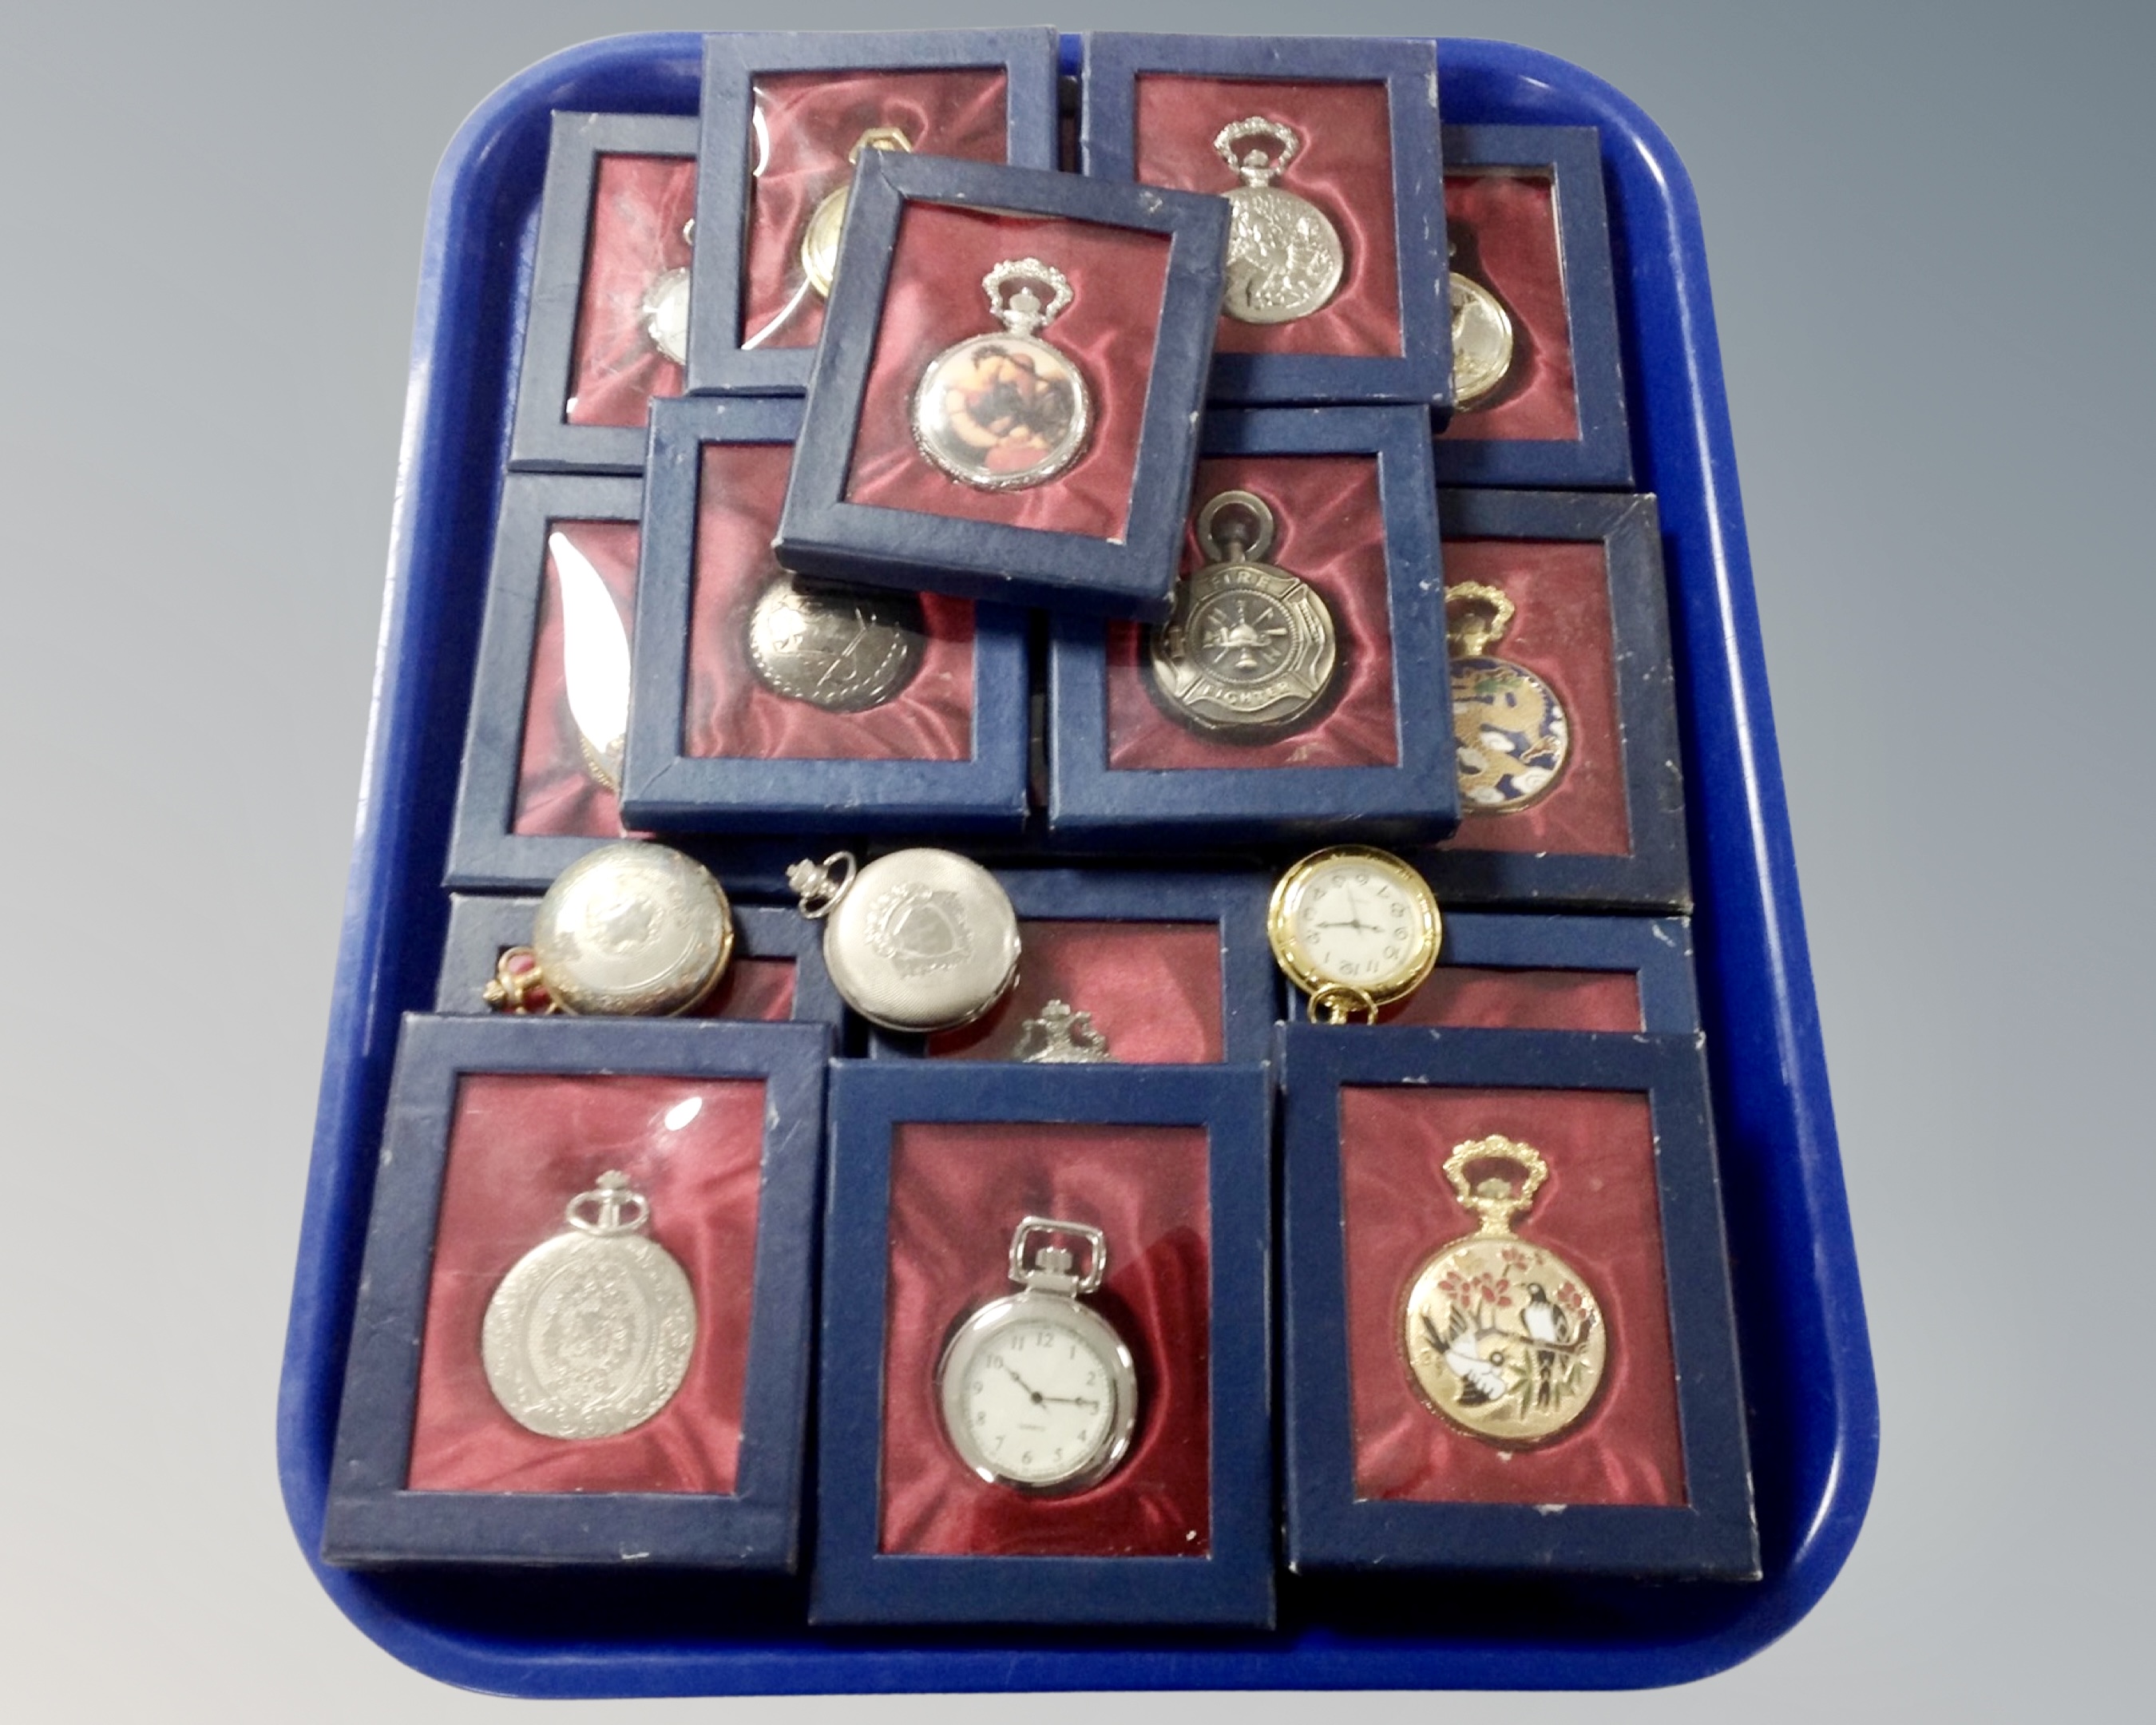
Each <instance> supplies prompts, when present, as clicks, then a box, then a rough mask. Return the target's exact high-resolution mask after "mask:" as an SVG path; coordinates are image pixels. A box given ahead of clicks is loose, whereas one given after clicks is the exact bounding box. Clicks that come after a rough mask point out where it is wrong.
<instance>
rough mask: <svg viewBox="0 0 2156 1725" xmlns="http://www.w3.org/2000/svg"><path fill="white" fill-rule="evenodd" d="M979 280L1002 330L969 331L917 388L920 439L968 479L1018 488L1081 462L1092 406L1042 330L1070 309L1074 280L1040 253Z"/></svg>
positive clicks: (926, 450)
mask: <svg viewBox="0 0 2156 1725" xmlns="http://www.w3.org/2000/svg"><path fill="white" fill-rule="evenodd" d="M981 286H982V288H983V290H985V291H986V292H987V294H988V309H989V311H992V312H993V313H994V315H995V316H996V319H997V321H998V322H1000V323H1001V324H1002V325H1003V326H1004V333H1003V334H1002V335H999V336H968V337H967V338H966V340H964V341H958V342H954V343H953V344H952V346H950V347H947V348H945V349H944V350H943V351H942V352H941V353H939V354H937V356H936V357H935V358H934V359H932V360H931V361H930V362H929V363H928V369H927V371H925V372H922V373H921V382H919V383H918V384H917V385H916V387H915V388H914V392H913V441H914V443H915V444H916V446H918V448H919V449H920V450H921V454H923V455H925V456H927V458H928V459H929V460H931V461H932V462H933V463H934V464H935V465H937V467H938V468H940V469H942V470H943V471H944V472H945V473H947V474H948V475H950V476H951V477H952V479H954V480H958V481H959V482H960V483H962V484H964V485H972V486H974V487H975V488H977V489H978V490H983V491H1012V490H1019V489H1020V488H1022V487H1024V486H1026V485H1039V484H1040V483H1041V482H1042V481H1043V480H1051V479H1053V478H1055V475H1057V474H1059V473H1060V472H1062V471H1063V470H1064V469H1065V468H1066V467H1068V466H1069V465H1070V464H1071V463H1072V462H1073V461H1075V460H1076V459H1078V457H1079V454H1081V452H1082V451H1083V450H1084V449H1085V447H1086V436H1087V434H1089V432H1090V431H1091V416H1092V406H1091V401H1090V399H1089V398H1088V397H1087V394H1086V380H1085V378H1084V377H1082V376H1081V375H1080V373H1079V371H1078V367H1077V366H1076V365H1075V363H1074V362H1072V361H1071V359H1070V356H1069V355H1067V354H1065V352H1063V351H1062V350H1061V349H1060V348H1056V347H1050V346H1049V344H1048V343H1047V342H1045V341H1042V340H1041V339H1040V336H1039V331H1042V330H1045V329H1046V328H1047V327H1048V326H1049V325H1050V324H1051V323H1053V322H1055V320H1056V319H1057V318H1058V317H1060V316H1062V314H1063V313H1064V312H1065V311H1066V310H1067V309H1069V307H1070V301H1071V297H1072V295H1071V290H1070V278H1069V277H1067V276H1065V275H1064V273H1063V272H1062V271H1061V270H1058V269H1056V268H1055V266H1054V265H1053V264H1044V263H1042V262H1041V261H1040V259H1038V258H1014V259H1006V260H1005V261H1004V262H1003V263H1000V264H997V265H996V267H995V268H994V269H993V270H990V271H988V274H987V275H984V276H983V277H982V278H981ZM1006 288H1010V289H1013V290H1014V291H1012V292H1011V294H1010V295H1009V297H1008V298H1006V297H1005V295H1004V290H1005V289H1006ZM1036 290H1045V291H1046V293H1047V295H1048V297H1047V299H1046V300H1043V299H1042V298H1041V296H1040V293H1039V291H1036Z"/></svg>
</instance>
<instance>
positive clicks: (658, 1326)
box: [480, 1169, 696, 1438]
mask: <svg viewBox="0 0 2156 1725" xmlns="http://www.w3.org/2000/svg"><path fill="white" fill-rule="evenodd" d="M567 1217H568V1223H569V1229H568V1231H567V1233H565V1234H557V1235H554V1236H553V1238H552V1239H551V1240H542V1241H541V1242H540V1244H539V1245H536V1246H534V1247H532V1249H531V1250H530V1251H528V1252H526V1254H525V1255H523V1256H522V1257H521V1258H520V1259H518V1260H517V1261H516V1264H515V1266H512V1267H511V1270H510V1272H509V1274H508V1275H506V1276H503V1277H502V1279H501V1283H500V1286H498V1287H496V1288H495V1291H494V1297H493V1298H492V1299H490V1300H489V1301H487V1306H486V1316H485V1318H484V1319H483V1320H482V1322H481V1326H480V1358H481V1361H482V1363H484V1365H485V1368H486V1381H487V1387H488V1388H489V1389H491V1390H493V1392H494V1399H495V1400H496V1401H497V1402H499V1403H500V1404H501V1408H502V1411H503V1412H504V1413H506V1414H508V1415H509V1417H510V1418H511V1419H512V1420H515V1421H516V1423H517V1424H518V1425H521V1426H523V1427H524V1428H525V1429H526V1430H528V1431H536V1432H537V1433H538V1434H539V1435H541V1436H542V1437H557V1438H601V1437H613V1436H614V1435H617V1434H619V1433H621V1432H624V1431H629V1430H633V1429H634V1428H635V1427H637V1426H639V1425H643V1424H644V1421H645V1420H649V1419H650V1418H651V1417H652V1416H653V1415H654V1414H656V1413H658V1412H659V1410H660V1409H661V1408H663V1407H665V1405H666V1404H667V1403H668V1402H670V1401H671V1400H672V1399H674V1392H675V1390H677V1389H680V1387H681V1380H682V1378H684V1377H685V1376H686V1375H687V1373H688V1370H689V1356H690V1353H692V1352H693V1351H694V1349H695V1348H696V1296H695V1295H694V1294H693V1293H692V1292H691V1291H690V1287H689V1278H688V1276H686V1275H685V1273H684V1272H683V1271H682V1269H681V1266H680V1263H679V1262H678V1261H677V1260H675V1256H674V1255H673V1254H672V1253H671V1252H670V1251H668V1250H666V1248H665V1247H664V1246H662V1245H660V1244H659V1243H658V1242H657V1241H656V1240H651V1239H649V1238H648V1237H646V1235H644V1228H645V1225H646V1224H648V1223H649V1221H650V1219H651V1204H650V1202H649V1199H646V1198H645V1197H644V1194H642V1193H640V1192H639V1191H637V1190H636V1189H634V1187H633V1186H631V1185H630V1184H629V1178H628V1176H627V1175H625V1174H623V1173H620V1172H619V1171H618V1170H613V1169H609V1170H608V1172H607V1173H603V1174H601V1175H600V1176H599V1178H598V1183H597V1184H596V1185H594V1186H593V1188H592V1189H591V1190H590V1191H588V1192H579V1193H578V1194H577V1195H576V1196H575V1197H574V1198H572V1199H570V1200H569V1204H568V1209H567Z"/></svg>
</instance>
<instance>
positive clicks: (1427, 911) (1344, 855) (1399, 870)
mask: <svg viewBox="0 0 2156 1725" xmlns="http://www.w3.org/2000/svg"><path fill="white" fill-rule="evenodd" d="M1356 860H1360V861H1363V862H1369V863H1374V864H1375V865H1377V866H1378V867H1379V868H1381V869H1383V870H1387V871H1388V872H1390V873H1394V874H1396V875H1398V876H1399V879H1400V880H1401V881H1402V882H1403V883H1404V884H1405V885H1406V886H1407V887H1408V890H1409V896H1410V897H1411V898H1412V900H1413V901H1414V906H1415V911H1416V920H1417V922H1418V924H1419V927H1420V929H1421V932H1422V935H1423V952H1422V957H1421V958H1420V959H1419V961H1418V962H1417V964H1416V966H1415V968H1414V971H1413V973H1409V974H1406V975H1404V977H1403V978H1402V979H1401V980H1400V981H1399V983H1391V984H1387V985H1385V986H1384V987H1382V988H1372V987H1371V986H1370V985H1369V984H1368V983H1367V982H1363V981H1361V980H1359V979H1358V980H1357V981H1354V982H1353V983H1348V982H1347V978H1342V977H1334V976H1327V975H1326V974H1325V973H1323V972H1322V971H1320V970H1318V969H1317V967H1316V966H1314V965H1312V964H1311V963H1308V962H1307V960H1306V958H1305V957H1303V954H1302V952H1301V946H1300V943H1299V942H1297V941H1296V937H1295V932H1294V927H1295V925H1294V909H1295V905H1296V900H1297V898H1298V897H1299V896H1300V895H1301V891H1302V889H1303V888H1304V887H1305V886H1307V885H1308V884H1309V881H1310V879H1311V877H1312V875H1315V874H1317V872H1318V871H1319V870H1322V869H1325V868H1328V867H1330V866H1331V865H1333V864H1335V863H1338V862H1343V861H1356ZM1265 937H1266V939H1267V940H1269V941H1270V942H1271V943H1272V949H1273V957H1274V958H1275V959H1276V961H1278V963H1279V964H1280V968H1281V969H1282V970H1283V971H1285V972H1286V973H1287V977H1288V980H1289V981H1291V982H1292V983H1294V984H1295V985H1296V987H1297V988H1301V990H1302V991H1303V993H1306V994H1309V995H1312V996H1317V995H1318V994H1320V993H1323V992H1325V991H1326V990H1327V989H1331V988H1337V987H1339V986H1342V985H1345V986H1347V987H1350V988H1353V989H1354V990H1355V991H1356V992H1357V993H1359V994H1361V995H1362V996H1363V997H1365V998H1366V999H1368V1000H1369V1001H1370V1003H1371V1004H1372V1005H1373V1007H1383V1006H1390V1005H1391V1004H1393V1003H1394V1001H1395V1000H1404V999H1407V997H1408V996H1409V995H1410V994H1412V993H1414V991H1415V990H1416V989H1417V988H1420V987H1421V986H1422V985H1423V984H1424V983H1426V982H1428V981H1429V980H1430V972H1432V971H1433V970H1435V969H1436V968H1437V955H1438V950H1439V948H1440V947H1442V946H1443V945H1444V943H1445V919H1444V916H1443V915H1442V913H1441V912H1440V911H1439V909H1438V905H1437V895H1436V894H1435V893H1434V892H1432V891H1430V882H1428V881H1427V880H1424V879H1423V877H1422V875H1421V872H1420V871H1419V870H1417V869H1416V868H1414V866H1413V865H1411V864H1409V862H1408V861H1407V860H1405V859H1404V858H1402V857H1399V856H1395V855H1394V854H1393V853H1392V852H1391V851H1389V850H1378V848H1377V847H1376V846H1375V845H1327V846H1326V847H1325V848H1324V849H1323V850H1313V851H1312V852H1311V853H1310V855H1307V856H1306V857H1303V858H1302V859H1301V860H1299V861H1297V862H1295V863H1292V864H1291V865H1289V866H1288V868H1287V870H1286V872H1285V873H1284V874H1282V875H1281V877H1280V879H1279V880H1278V881H1276V883H1275V884H1274V886H1273V896H1272V901H1271V903H1270V904H1269V905H1268V906H1266V907H1265Z"/></svg>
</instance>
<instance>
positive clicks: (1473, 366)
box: [1449, 270, 1512, 408]
mask: <svg viewBox="0 0 2156 1725" xmlns="http://www.w3.org/2000/svg"><path fill="white" fill-rule="evenodd" d="M1449 280H1450V282H1451V288H1450V294H1451V299H1452V404H1453V406H1455V408H1475V407H1480V406H1481V404H1482V403H1483V402H1484V401H1485V400H1486V399H1487V398H1489V396H1490V394H1491V392H1492V391H1494V390H1495V389H1496V388H1497V386H1498V385H1499V384H1501V383H1502V382H1504V381H1505V375H1506V373H1507V372H1510V371H1511V370H1512V316H1511V315H1510V314H1509V313H1507V311H1506V310H1505V307H1504V305H1503V302H1502V301H1501V300H1499V299H1498V298H1497V296H1496V295H1495V294H1493V293H1491V291H1490V290H1489V289H1487V288H1486V287H1485V286H1483V285H1482V284H1481V282H1479V281H1477V280H1475V278H1474V277H1473V276H1471V275H1461V274H1460V272H1459V271H1458V270H1454V271H1452V273H1451V275H1450V277H1449Z"/></svg>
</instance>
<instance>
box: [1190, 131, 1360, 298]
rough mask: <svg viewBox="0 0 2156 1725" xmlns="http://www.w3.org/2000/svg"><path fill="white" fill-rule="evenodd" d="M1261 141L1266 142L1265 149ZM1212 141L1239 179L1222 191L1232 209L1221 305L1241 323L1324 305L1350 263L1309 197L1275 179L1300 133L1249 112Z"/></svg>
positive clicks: (1297, 147)
mask: <svg viewBox="0 0 2156 1725" xmlns="http://www.w3.org/2000/svg"><path fill="white" fill-rule="evenodd" d="M1258 140H1267V141H1270V143H1271V145H1272V146H1273V147H1272V151H1271V153H1270V154H1268V153H1267V151H1266V150H1265V146H1264V144H1263V143H1260V142H1258ZM1245 144H1248V145H1250V148H1248V149H1244V148H1243V147H1242V146H1244V145H1245ZM1213 147H1214V149H1215V150H1216V151H1219V155H1220V159H1221V160H1222V161H1223V162H1226V163H1227V164H1228V166H1229V167H1231V168H1233V169H1234V170H1235V172H1236V173H1237V174H1238V175H1239V176H1240V177H1241V179H1242V182H1243V183H1242V184H1241V185H1240V186H1238V187H1235V189H1234V190H1232V191H1230V192H1229V193H1227V198H1228V203H1229V208H1231V209H1232V210H1233V211H1234V212H1235V214H1234V219H1233V223H1232V225H1231V226H1230V227H1229V231H1228V285H1227V292H1226V293H1225V295H1224V296H1223V298H1222V300H1221V307H1220V309H1221V310H1222V311H1225V312H1226V313H1227V314H1228V316H1230V317H1232V318H1234V319H1235V320H1236V321H1238V322H1240V323H1288V322H1291V321H1293V320H1294V319H1296V318H1298V317H1307V316H1309V315H1310V314H1311V313H1312V312H1313V311H1318V310H1320V309H1322V307H1323V305H1325V303H1326V301H1327V300H1330V299H1331V298H1332V295H1333V292H1334V290H1336V289H1337V288H1338V287H1339V285H1340V276H1341V272H1342V270H1345V269H1346V268H1347V253H1346V252H1345V251H1344V250H1343V249H1342V247H1341V244H1340V233H1339V230H1338V229H1337V228H1335V227H1334V226H1333V225H1332V218H1330V217H1328V216H1327V214H1326V213H1325V212H1324V211H1323V210H1322V209H1320V208H1318V207H1317V205H1316V204H1314V203H1312V202H1311V201H1310V200H1309V199H1308V198H1299V197H1297V196H1296V194H1295V193H1292V192H1290V191H1287V190H1286V189H1285V188H1284V187H1279V186H1276V185H1275V184H1273V182H1274V181H1275V180H1276V179H1277V178H1278V177H1280V176H1281V175H1282V174H1284V173H1286V172H1287V167H1288V164H1289V163H1290V162H1293V161H1294V160H1295V158H1296V157H1297V156H1299V155H1301V153H1302V140H1301V137H1299V136H1297V135H1296V131H1295V130H1294V128H1293V127H1291V126H1283V125H1281V123H1280V121H1277V120H1268V119H1266V118H1265V116H1263V115H1262V114H1253V115H1252V116H1250V118H1249V119H1247V120H1236V121H1229V123H1228V124H1227V125H1226V126H1222V127H1221V128H1220V131H1219V136H1216V137H1215V138H1214V140H1213Z"/></svg>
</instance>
